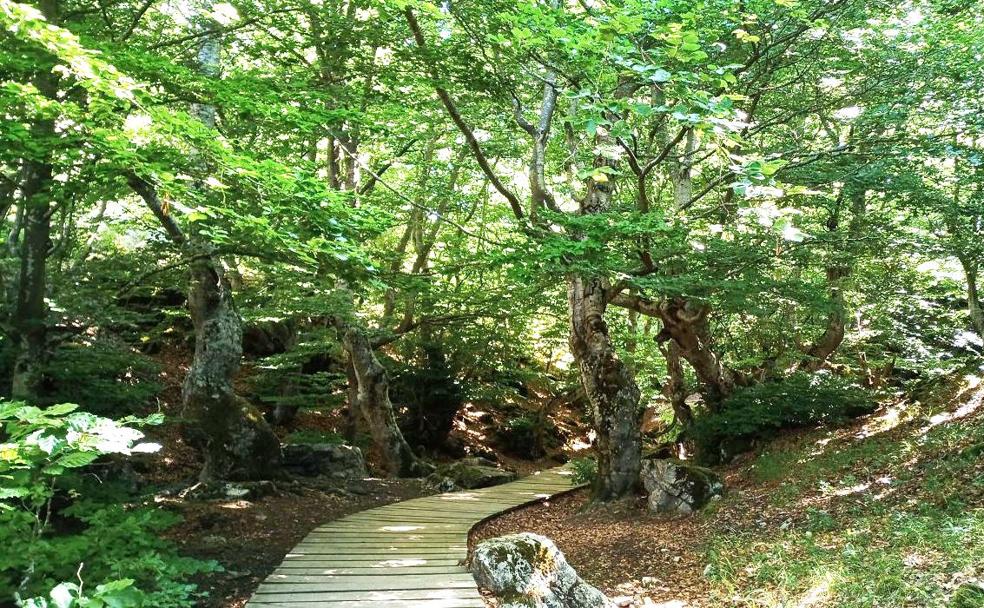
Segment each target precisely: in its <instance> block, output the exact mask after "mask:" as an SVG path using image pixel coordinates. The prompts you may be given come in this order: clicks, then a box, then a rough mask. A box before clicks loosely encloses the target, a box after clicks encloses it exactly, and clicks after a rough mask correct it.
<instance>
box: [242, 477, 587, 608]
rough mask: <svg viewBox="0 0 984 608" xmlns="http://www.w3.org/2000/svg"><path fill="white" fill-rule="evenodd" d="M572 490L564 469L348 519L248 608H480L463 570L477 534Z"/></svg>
mask: <svg viewBox="0 0 984 608" xmlns="http://www.w3.org/2000/svg"><path fill="white" fill-rule="evenodd" d="M574 487H575V486H573V485H572V484H571V481H570V471H569V470H567V469H565V468H563V467H560V468H556V469H550V470H548V471H543V472H541V473H538V474H535V475H531V476H529V477H525V478H523V479H520V480H518V481H514V482H512V483H507V484H503V485H501V486H495V487H492V488H484V489H481V490H473V491H469V492H454V493H450V494H439V495H437V496H429V497H427V498H418V499H415V500H407V501H404V502H398V503H394V504H391V505H386V506H385V507H378V508H375V509H369V510H368V511H361V512H359V513H355V514H354V515H350V516H348V517H343V518H342V519H338V520H335V521H333V522H331V523H328V524H325V525H323V526H320V527H318V528H315V529H314V530H313V531H311V533H310V534H308V536H307V537H306V538H305V539H304V540H302V541H301V543H300V544H299V545H297V546H296V547H295V548H294V549H293V550H292V551H291V552H290V553H288V554H287V556H286V557H285V558H284V561H283V563H282V564H280V567H279V568H277V570H276V571H274V573H273V574H271V575H270V576H269V577H267V579H266V580H265V581H264V582H263V584H261V585H260V588H259V589H257V590H256V593H255V594H254V595H253V597H252V599H250V601H249V603H248V604H247V608H383V607H386V608H481V607H482V606H484V604H483V602H482V597H481V595H480V594H479V593H478V590H477V589H476V588H475V581H474V580H473V579H472V576H471V574H469V573H468V571H467V570H466V569H465V567H464V565H463V562H464V560H465V558H466V557H467V555H468V533H469V531H470V530H471V529H472V527H474V526H475V524H477V523H479V522H481V521H483V520H485V519H488V518H489V517H492V516H493V515H497V514H499V513H502V512H503V511H508V510H510V509H513V508H515V507H519V506H522V505H525V504H529V503H532V502H537V501H540V500H546V499H548V498H550V497H552V496H556V495H558V494H562V493H564V492H568V491H570V490H572V489H574Z"/></svg>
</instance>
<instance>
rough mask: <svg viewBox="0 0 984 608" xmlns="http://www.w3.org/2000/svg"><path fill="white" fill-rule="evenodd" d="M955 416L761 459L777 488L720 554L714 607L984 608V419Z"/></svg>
mask: <svg viewBox="0 0 984 608" xmlns="http://www.w3.org/2000/svg"><path fill="white" fill-rule="evenodd" d="M978 398H979V396H978ZM888 415H891V412H889V414H888ZM947 416H948V414H947V412H946V411H943V410H941V409H940V408H935V409H934V408H929V407H925V406H919V405H918V404H917V405H916V406H915V411H909V412H905V413H903V414H902V415H901V417H899V418H898V419H897V420H895V424H884V425H882V426H881V427H879V424H880V423H881V422H882V421H880V420H879V419H872V420H871V421H868V422H867V423H866V425H865V426H864V428H861V429H860V430H859V428H858V426H855V427H853V428H847V429H839V430H834V431H831V432H829V433H826V434H825V433H823V432H814V433H807V434H804V435H803V436H801V437H800V438H799V439H798V440H797V441H795V442H790V441H787V442H784V443H783V444H782V445H781V446H780V445H779V444H776V445H775V446H774V447H772V448H770V449H767V450H765V451H764V452H762V453H761V454H759V455H758V456H757V457H756V458H755V459H754V460H753V461H752V463H751V466H750V468H749V469H748V477H749V478H750V480H751V481H752V482H754V483H756V484H759V485H764V486H766V487H768V486H774V487H773V488H771V489H769V491H768V492H767V493H763V495H764V496H766V497H767V506H764V507H763V508H762V513H761V514H757V516H756V517H753V518H749V517H747V516H746V517H744V518H742V519H744V521H743V524H742V525H741V526H739V528H738V529H737V530H736V531H735V532H734V533H732V534H727V535H723V534H722V535H716V536H714V537H713V538H712V539H711V540H710V541H709V542H708V544H707V546H706V558H707V568H706V570H705V572H704V574H705V577H706V578H707V580H708V582H709V583H710V587H711V597H710V598H709V599H710V605H714V606H718V605H720V606H738V607H746V606H747V607H753V606H754V607H776V608H780V607H781V608H787V607H788V608H793V607H796V608H806V607H827V606H830V607H834V606H836V607H838V608H870V607H872V606H884V607H904V606H919V607H940V608H982V607H984V590H982V587H981V586H980V585H981V581H984V457H982V451H984V450H982V449H981V446H982V445H984V418H982V417H981V416H979V415H978V416H976V417H975V416H970V415H968V416H966V417H965V418H959V417H952V416H950V418H948V417H947ZM872 428H874V429H875V430H874V431H872V430H871V429H872ZM735 508H737V505H735ZM724 511H727V506H726V505H725V509H724ZM718 516H721V517H728V516H729V514H726V513H721V514H720V515H718V514H715V516H714V517H712V518H711V519H712V520H713V519H716V518H717V517H718ZM730 517H732V518H734V517H735V513H731V514H730ZM712 525H713V524H712Z"/></svg>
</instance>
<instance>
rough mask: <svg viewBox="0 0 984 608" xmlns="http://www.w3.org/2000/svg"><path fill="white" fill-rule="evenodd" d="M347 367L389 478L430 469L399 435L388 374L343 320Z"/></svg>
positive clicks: (363, 338)
mask: <svg viewBox="0 0 984 608" xmlns="http://www.w3.org/2000/svg"><path fill="white" fill-rule="evenodd" d="M337 326H338V328H339V331H340V333H341V334H342V342H343V344H344V346H345V351H346V352H347V353H348V356H349V361H350V362H351V369H352V370H353V371H354V373H355V378H356V380H357V382H358V391H357V394H356V395H355V397H356V403H355V404H351V405H350V407H352V408H353V409H355V410H357V411H358V412H359V413H360V414H361V415H362V418H363V420H364V421H365V423H366V426H367V427H368V429H369V433H370V435H371V436H372V442H373V446H374V448H375V451H376V453H377V454H376V455H377V457H378V458H379V464H380V466H381V467H382V468H383V470H385V471H386V473H387V474H388V475H389V476H391V477H418V476H422V475H426V474H427V473H429V472H430V470H429V467H428V466H427V465H426V464H425V463H423V462H421V461H420V460H419V459H418V458H417V456H416V455H415V454H414V453H413V450H412V449H410V445H409V444H408V443H407V441H406V439H404V438H403V433H402V432H400V427H399V425H397V423H396V414H395V412H394V410H393V402H392V401H390V394H389V374H387V373H386V369H385V368H384V367H383V366H382V364H381V363H380V362H379V360H378V359H377V358H376V355H375V353H374V352H373V349H372V345H371V344H370V343H369V339H368V338H367V337H366V335H365V334H364V333H363V332H362V331H360V330H359V329H357V328H355V327H352V326H351V325H349V324H348V323H347V322H345V321H341V320H339V321H337Z"/></svg>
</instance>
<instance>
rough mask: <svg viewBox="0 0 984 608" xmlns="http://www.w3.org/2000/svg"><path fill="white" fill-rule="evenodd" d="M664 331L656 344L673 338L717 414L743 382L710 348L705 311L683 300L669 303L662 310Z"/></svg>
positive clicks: (704, 308)
mask: <svg viewBox="0 0 984 608" xmlns="http://www.w3.org/2000/svg"><path fill="white" fill-rule="evenodd" d="M659 308H660V315H659V316H660V319H662V321H663V331H662V332H661V333H660V336H658V337H657V340H666V339H668V338H672V340H673V341H674V342H676V345H677V347H678V348H679V353H680V356H682V357H683V358H684V359H686V360H687V363H689V364H690V366H691V367H692V368H693V369H694V373H696V374H697V378H698V379H699V380H700V382H701V384H702V385H703V386H704V397H705V398H706V400H707V405H708V407H709V408H710V409H711V410H713V411H716V410H718V409H719V408H720V406H721V403H722V402H723V401H724V400H725V399H727V398H728V397H730V396H731V394H732V393H733V392H734V391H735V388H736V387H737V386H738V385H739V383H740V378H739V377H738V376H737V375H736V374H735V372H733V371H732V370H731V369H729V368H728V367H727V366H726V365H724V363H722V362H721V358H720V357H719V356H718V355H717V353H715V352H714V349H713V348H712V347H711V330H710V325H709V323H708V320H707V315H708V311H707V309H706V307H703V306H698V307H692V306H691V305H690V303H688V302H686V301H684V300H675V301H671V302H666V303H664V304H662V305H661V306H660V307H659Z"/></svg>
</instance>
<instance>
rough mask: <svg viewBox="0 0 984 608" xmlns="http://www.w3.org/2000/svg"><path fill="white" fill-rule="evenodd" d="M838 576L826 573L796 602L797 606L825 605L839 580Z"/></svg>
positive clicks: (798, 607)
mask: <svg viewBox="0 0 984 608" xmlns="http://www.w3.org/2000/svg"><path fill="white" fill-rule="evenodd" d="M837 578H838V577H837V576H836V575H835V574H834V573H832V572H828V573H826V574H824V575H823V576H822V577H821V578H820V580H819V581H817V583H816V584H814V585H813V586H812V587H811V588H810V590H809V591H807V592H806V593H805V594H804V595H803V597H801V598H800V599H799V601H798V602H796V605H795V607H796V608H814V607H817V606H822V605H824V604H825V603H826V602H827V600H828V599H830V597H831V588H832V587H833V585H834V583H835V582H836V580H837Z"/></svg>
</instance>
